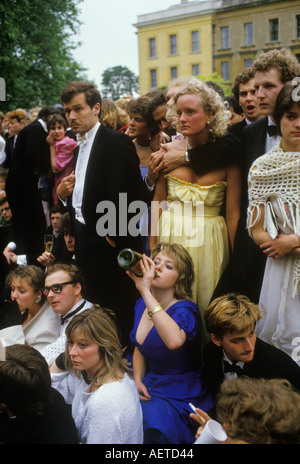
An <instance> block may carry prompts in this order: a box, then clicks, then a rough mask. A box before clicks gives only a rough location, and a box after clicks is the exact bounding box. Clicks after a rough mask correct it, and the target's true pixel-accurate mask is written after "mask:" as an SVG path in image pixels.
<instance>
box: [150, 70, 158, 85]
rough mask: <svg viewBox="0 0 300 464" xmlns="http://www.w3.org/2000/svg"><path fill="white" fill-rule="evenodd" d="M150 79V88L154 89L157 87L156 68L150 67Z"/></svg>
mask: <svg viewBox="0 0 300 464" xmlns="http://www.w3.org/2000/svg"><path fill="white" fill-rule="evenodd" d="M150 79H151V89H156V87H157V73H156V69H151V70H150Z"/></svg>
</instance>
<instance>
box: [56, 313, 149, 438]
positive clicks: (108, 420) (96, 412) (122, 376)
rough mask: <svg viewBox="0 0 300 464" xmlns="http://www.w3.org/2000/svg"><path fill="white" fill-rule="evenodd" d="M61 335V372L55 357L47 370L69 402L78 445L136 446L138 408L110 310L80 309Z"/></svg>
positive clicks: (139, 435)
mask: <svg viewBox="0 0 300 464" xmlns="http://www.w3.org/2000/svg"><path fill="white" fill-rule="evenodd" d="M66 336H67V348H66V352H65V357H64V358H65V359H64V362H63V364H65V365H66V368H67V370H65V371H63V369H64V366H63V365H62V364H61V362H59V359H57V360H56V362H55V363H53V364H52V365H51V367H50V372H51V374H52V386H53V387H54V388H56V389H57V390H58V391H59V392H60V393H61V394H62V395H63V396H64V398H65V400H66V402H67V403H68V404H72V415H73V418H74V421H75V424H76V427H77V430H78V434H79V441H80V443H83V444H140V443H142V441H143V426H142V411H141V406H140V404H139V398H138V393H137V390H136V387H135V383H134V380H133V379H132V374H131V372H130V370H129V368H128V366H127V362H126V360H125V359H124V358H123V351H122V347H121V344H120V341H119V337H118V328H117V326H116V323H115V318H114V314H113V313H112V311H110V310H109V309H105V308H100V306H98V305H95V306H93V307H92V308H90V309H87V310H85V311H82V312H81V313H79V314H77V315H76V316H74V317H73V318H72V320H71V321H70V322H69V324H68V326H67V328H66ZM58 366H59V367H58Z"/></svg>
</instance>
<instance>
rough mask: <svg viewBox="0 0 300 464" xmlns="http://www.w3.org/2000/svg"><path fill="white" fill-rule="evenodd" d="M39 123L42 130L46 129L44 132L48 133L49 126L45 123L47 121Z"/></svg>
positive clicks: (40, 120) (39, 120)
mask: <svg viewBox="0 0 300 464" xmlns="http://www.w3.org/2000/svg"><path fill="white" fill-rule="evenodd" d="M38 122H39V123H40V124H41V126H42V128H43V129H44V131H45V132H48V129H47V124H46V123H45V121H43V120H42V119H38Z"/></svg>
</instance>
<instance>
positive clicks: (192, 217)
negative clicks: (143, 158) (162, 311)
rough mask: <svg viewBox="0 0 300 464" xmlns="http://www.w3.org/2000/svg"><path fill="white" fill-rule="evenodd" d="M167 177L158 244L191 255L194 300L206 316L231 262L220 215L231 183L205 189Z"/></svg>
mask: <svg viewBox="0 0 300 464" xmlns="http://www.w3.org/2000/svg"><path fill="white" fill-rule="evenodd" d="M165 178H166V180H167V185H168V197H167V203H166V205H167V209H166V210H165V211H163V212H162V214H161V217H160V220H159V224H158V237H157V241H164V242H167V243H178V244H181V245H183V246H184V247H185V248H186V249H187V250H188V252H189V253H190V255H191V257H192V259H193V263H194V269H195V275H196V279H195V283H194V286H193V294H194V299H195V303H196V304H197V305H198V308H199V311H200V314H201V315H203V312H204V310H205V309H206V308H207V306H208V304H209V302H210V300H211V297H212V294H213V292H214V290H215V288H216V286H217V283H218V281H219V279H220V277H221V275H222V273H223V271H224V270H225V269H226V267H227V265H228V263H229V239H228V230H227V225H226V221H225V218H224V217H223V216H220V210H221V207H222V204H223V202H224V197H225V192H226V186H227V184H226V182H223V181H221V182H217V183H216V184H213V185H205V186H202V185H198V184H192V183H190V182H186V181H183V180H181V179H178V178H176V177H173V176H172V175H170V174H167V175H166V176H165Z"/></svg>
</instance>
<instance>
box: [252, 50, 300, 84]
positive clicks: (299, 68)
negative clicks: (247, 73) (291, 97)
mask: <svg viewBox="0 0 300 464" xmlns="http://www.w3.org/2000/svg"><path fill="white" fill-rule="evenodd" d="M272 68H275V69H277V71H278V72H279V74H280V79H281V82H282V83H283V84H285V83H286V82H289V81H291V80H292V79H293V78H294V77H297V76H300V64H299V63H298V60H297V58H296V57H295V56H293V55H292V54H291V52H290V51H289V50H286V49H285V48H282V49H281V50H276V49H274V50H269V51H267V52H266V53H263V54H261V55H260V56H259V57H258V58H257V60H256V61H254V63H253V70H254V73H257V72H267V71H270V69H272Z"/></svg>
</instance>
